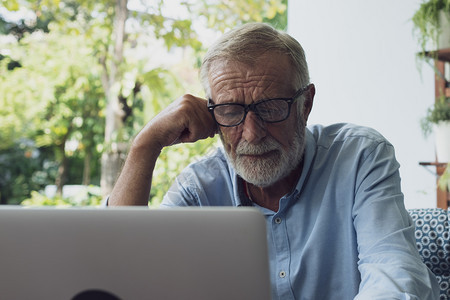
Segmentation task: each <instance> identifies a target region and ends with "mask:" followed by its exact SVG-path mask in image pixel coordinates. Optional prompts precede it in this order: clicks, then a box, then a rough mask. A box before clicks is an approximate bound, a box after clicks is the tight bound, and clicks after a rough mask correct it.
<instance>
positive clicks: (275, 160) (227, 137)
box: [209, 53, 305, 187]
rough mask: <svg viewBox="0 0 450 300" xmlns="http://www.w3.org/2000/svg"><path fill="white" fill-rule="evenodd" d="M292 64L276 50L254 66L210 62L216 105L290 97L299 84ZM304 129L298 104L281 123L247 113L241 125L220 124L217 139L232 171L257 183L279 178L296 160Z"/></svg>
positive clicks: (299, 160) (213, 95)
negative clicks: (295, 79)
mask: <svg viewBox="0 0 450 300" xmlns="http://www.w3.org/2000/svg"><path fill="white" fill-rule="evenodd" d="M290 65H291V64H290V61H289V59H288V58H287V57H286V56H283V55H280V54H274V53H266V54H264V55H263V56H261V57H260V58H259V60H258V61H257V63H256V64H255V66H248V65H246V64H243V63H237V62H232V61H220V62H214V63H213V64H212V66H211V68H210V77H209V79H210V85H211V97H212V99H213V101H214V104H220V103H230V102H235V103H244V104H251V103H255V102H258V101H260V100H262V99H269V98H290V97H292V96H293V95H294V94H295V92H296V91H297V89H298V88H300V87H296V86H294V83H293V75H292V72H291V66H290ZM298 100H299V99H298ZM298 100H297V101H298ZM304 133H305V119H304V118H303V117H301V116H300V115H299V116H297V105H296V103H295V104H293V105H292V107H291V113H290V115H289V118H288V119H286V120H284V121H282V122H279V123H265V122H264V121H262V120H261V119H260V118H259V117H258V116H257V115H256V114H255V113H254V112H252V111H249V112H248V114H247V117H246V118H245V120H244V122H243V123H241V124H240V125H238V126H235V127H220V137H221V139H222V142H223V145H224V148H225V151H226V153H227V156H228V158H229V160H230V162H231V163H232V165H233V167H234V168H235V170H236V172H237V173H238V174H239V175H240V176H241V177H242V178H243V179H244V180H245V181H247V182H249V183H251V184H254V185H256V186H260V187H266V186H270V185H272V184H274V183H276V182H277V181H279V180H281V179H283V178H284V177H286V176H287V175H288V174H289V173H290V172H291V171H292V170H293V169H295V168H296V167H297V166H298V165H299V164H300V162H301V159H302V156H303V149H304Z"/></svg>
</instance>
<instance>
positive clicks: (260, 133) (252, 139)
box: [242, 111, 266, 144]
mask: <svg viewBox="0 0 450 300" xmlns="http://www.w3.org/2000/svg"><path fill="white" fill-rule="evenodd" d="M242 126H243V128H242V138H244V139H245V140H246V141H247V142H249V143H251V144H258V143H259V142H260V141H261V140H262V139H263V138H264V137H265V136H266V124H265V122H264V121H263V120H261V118H260V117H259V116H257V115H256V114H255V113H254V112H253V111H249V112H248V114H247V116H246V118H245V120H244V123H243V124H242Z"/></svg>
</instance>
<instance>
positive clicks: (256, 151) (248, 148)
mask: <svg viewBox="0 0 450 300" xmlns="http://www.w3.org/2000/svg"><path fill="white" fill-rule="evenodd" d="M280 147H281V145H280V143H278V142H277V141H276V140H274V139H273V138H268V139H266V140H265V141H264V142H262V143H260V144H257V145H255V144H250V143H249V142H247V141H245V140H244V141H241V142H240V143H239V144H238V145H237V147H236V154H237V155H260V154H264V153H267V152H270V151H274V150H279V149H280Z"/></svg>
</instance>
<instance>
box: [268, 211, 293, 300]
mask: <svg viewBox="0 0 450 300" xmlns="http://www.w3.org/2000/svg"><path fill="white" fill-rule="evenodd" d="M284 221H285V220H284V219H283V218H282V217H280V216H274V218H273V223H272V230H273V235H274V241H275V248H276V251H277V269H278V271H277V277H278V280H277V290H278V296H279V297H280V298H281V299H291V297H292V293H291V286H290V281H289V280H288V274H287V271H286V270H288V268H289V263H290V250H289V242H288V236H287V231H286V226H285V225H286V224H284Z"/></svg>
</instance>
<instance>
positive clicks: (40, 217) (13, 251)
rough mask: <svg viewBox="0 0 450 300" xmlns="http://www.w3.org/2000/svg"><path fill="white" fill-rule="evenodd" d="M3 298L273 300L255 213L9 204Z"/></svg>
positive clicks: (2, 216)
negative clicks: (13, 205)
mask: <svg viewBox="0 0 450 300" xmlns="http://www.w3.org/2000/svg"><path fill="white" fill-rule="evenodd" d="M0 295H1V298H2V299H8V300H14V299H27V300H28V299H58V300H63V299H68V300H69V299H73V300H88V299H97V300H106V299H111V300H112V299H114V300H117V299H120V300H139V299H200V300H201V299H205V300H206V299H208V300H211V299H224V300H225V299H226V300H230V299H258V300H263V299H270V297H271V294H270V279H269V264H268V254H267V240H266V223H265V220H264V217H263V216H262V215H261V214H260V213H259V211H257V210H255V209H252V208H242V207H241V208H231V207H228V208H179V209H178V208H177V209H158V210H156V209H148V208H136V207H122V208H112V207H111V208H23V207H0Z"/></svg>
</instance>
